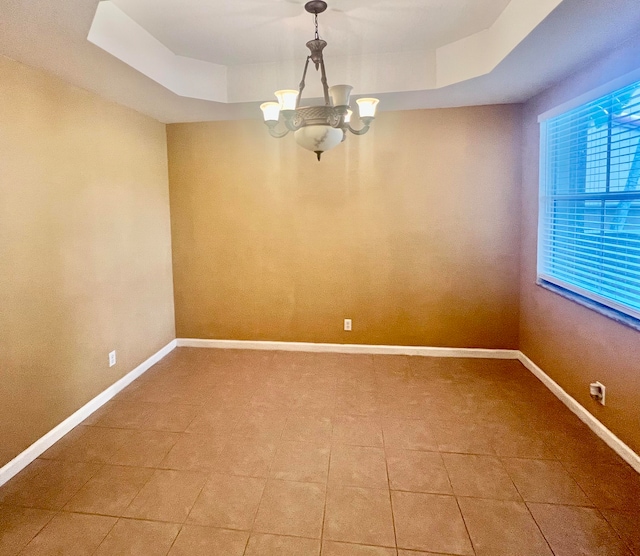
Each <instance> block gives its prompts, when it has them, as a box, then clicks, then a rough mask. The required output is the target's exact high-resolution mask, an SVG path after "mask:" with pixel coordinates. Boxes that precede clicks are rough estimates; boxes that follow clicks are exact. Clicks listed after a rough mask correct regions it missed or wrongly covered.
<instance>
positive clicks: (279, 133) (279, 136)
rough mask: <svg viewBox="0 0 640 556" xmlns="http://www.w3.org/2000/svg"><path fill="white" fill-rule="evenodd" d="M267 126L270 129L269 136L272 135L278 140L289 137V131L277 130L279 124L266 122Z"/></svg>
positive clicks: (286, 129)
mask: <svg viewBox="0 0 640 556" xmlns="http://www.w3.org/2000/svg"><path fill="white" fill-rule="evenodd" d="M265 124H266V125H267V127H268V128H269V135H271V137H275V138H276V139H282V138H283V137H284V136H285V135H289V131H290V130H289V129H288V128H285V129H284V130H282V131H278V130H276V126H277V125H278V122H273V121H271V122H265Z"/></svg>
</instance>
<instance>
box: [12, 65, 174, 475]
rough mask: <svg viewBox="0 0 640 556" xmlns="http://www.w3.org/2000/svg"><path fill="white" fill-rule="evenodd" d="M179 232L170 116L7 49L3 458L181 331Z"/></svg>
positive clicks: (62, 417) (31, 439)
mask: <svg viewBox="0 0 640 556" xmlns="http://www.w3.org/2000/svg"><path fill="white" fill-rule="evenodd" d="M170 240H171V238H170V226H169V198H168V183H167V157H166V135H165V126H164V125H162V124H160V123H158V122H156V121H154V120H152V119H150V118H147V117H144V116H141V115H139V114H137V113H135V112H133V111H131V110H128V109H125V108H122V107H120V106H117V105H115V104H111V103H108V102H106V101H104V100H101V99H100V98H98V97H97V96H95V95H93V94H91V93H88V92H86V91H82V90H79V89H76V88H74V87H71V86H69V85H66V84H64V83H62V82H61V81H59V80H58V79H56V78H53V77H51V76H48V75H45V74H44V73H42V72H40V71H38V70H34V69H31V68H28V67H26V66H24V65H21V64H19V63H16V62H13V61H11V60H8V59H6V58H2V57H0V399H1V402H0V465H2V464H3V463H6V461H8V460H9V459H10V458H11V457H13V456H15V455H17V454H18V453H19V452H20V451H22V450H24V449H25V448H27V446H28V445H29V444H31V443H32V442H33V441H35V440H36V439H38V438H39V437H40V436H42V435H43V434H45V433H46V432H48V431H49V430H50V429H51V428H53V427H54V426H55V425H57V424H58V423H60V422H61V421H62V420H64V419H65V418H66V417H68V416H69V415H70V414H71V413H73V412H74V411H75V410H77V409H78V408H79V407H81V406H82V405H83V404H85V403H86V402H87V401H89V400H90V399H91V398H92V397H94V396H95V395H97V394H98V393H100V392H101V391H103V390H104V389H105V388H106V387H108V386H110V385H111V384H113V383H114V382H115V381H116V380H117V379H119V378H120V377H122V376H123V375H124V374H126V373H127V372H128V371H130V370H132V369H133V368H134V367H135V366H136V365H138V364H139V363H140V362H142V361H143V360H144V359H146V358H147V357H149V356H150V355H151V354H153V353H154V352H155V351H157V350H158V349H159V348H161V347H162V346H164V345H165V344H167V343H168V342H169V341H171V340H172V339H173V338H174V337H175V336H174V320H173V298H172V281H171V241H170ZM113 349H115V350H117V354H118V363H117V365H116V366H115V367H113V368H111V369H110V368H109V367H108V355H107V354H108V352H109V351H111V350H113Z"/></svg>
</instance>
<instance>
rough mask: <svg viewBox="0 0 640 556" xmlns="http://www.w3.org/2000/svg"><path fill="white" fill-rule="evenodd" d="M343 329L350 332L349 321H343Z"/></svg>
mask: <svg viewBox="0 0 640 556" xmlns="http://www.w3.org/2000/svg"><path fill="white" fill-rule="evenodd" d="M344 329H345V330H346V331H347V332H351V319H344Z"/></svg>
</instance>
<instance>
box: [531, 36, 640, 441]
mask: <svg viewBox="0 0 640 556" xmlns="http://www.w3.org/2000/svg"><path fill="white" fill-rule="evenodd" d="M639 48H640V37H638V38H637V39H635V40H634V41H632V42H631V43H628V44H627V45H624V46H623V47H622V48H620V49H619V50H617V51H616V52H613V53H611V54H610V55H609V56H607V57H606V58H604V59H602V60H601V61H600V62H599V63H595V64H591V65H590V67H589V69H588V70H586V71H583V72H581V73H578V74H576V75H573V76H571V78H569V79H567V80H566V81H565V82H564V83H561V84H559V85H558V86H557V87H555V88H554V89H552V90H550V91H548V92H546V93H545V94H543V95H542V96H540V97H538V98H536V99H533V100H532V101H530V102H529V103H528V104H527V105H526V106H525V108H524V137H523V152H524V155H523V193H522V213H523V229H522V230H523V233H522V263H521V265H522V266H521V268H522V273H521V278H522V284H521V292H522V294H521V309H520V310H521V320H520V349H521V350H522V351H523V352H524V353H525V354H526V355H528V356H529V357H530V358H531V359H533V361H534V362H535V363H536V364H537V365H539V366H540V367H541V368H542V369H543V370H544V371H545V372H546V373H547V374H549V375H550V376H551V377H552V378H553V379H554V380H555V381H556V382H558V383H559V384H560V385H561V386H562V387H563V388H564V389H565V390H566V391H567V392H568V393H569V394H570V395H572V396H573V397H574V398H576V399H577V400H578V401H579V402H580V403H581V404H582V405H583V406H584V407H586V408H587V409H588V410H589V411H591V412H592V413H593V414H594V415H595V416H596V417H597V418H598V419H600V420H601V421H602V422H603V423H604V424H605V425H606V426H607V427H608V428H609V429H610V430H611V431H613V432H614V433H615V434H616V435H618V436H619V437H620V438H621V439H622V440H623V441H624V442H626V443H627V444H628V445H629V446H630V447H631V448H633V449H634V450H635V451H636V453H640V333H639V332H637V331H635V330H633V329H631V328H629V327H627V326H624V325H621V324H618V323H617V322H614V321H613V320H611V319H609V318H607V317H605V316H602V315H600V314H598V313H596V312H595V311H592V310H590V309H587V308H585V307H583V306H581V305H578V304H576V303H574V302H572V301H569V300H567V299H565V298H563V297H560V296H559V295H557V294H555V293H551V292H550V291H548V290H545V289H543V288H542V287H540V286H536V285H535V280H536V257H537V247H536V243H537V218H538V179H539V171H538V164H539V140H540V133H539V125H538V123H537V117H538V115H539V114H541V113H543V112H545V111H547V110H549V109H551V108H553V107H555V106H558V105H560V104H562V103H564V102H567V101H569V100H571V99H573V98H575V97H577V96H579V95H581V94H583V93H585V92H587V91H590V90H592V89H595V88H596V87H599V86H601V85H603V84H605V83H606V82H608V81H610V80H612V79H614V78H617V77H619V76H621V75H624V74H625V73H627V72H629V71H631V70H633V69H635V68H637V67H638V49H639ZM594 380H600V381H601V382H602V383H604V385H605V386H606V387H607V400H606V401H607V405H606V406H605V407H602V406H600V405H599V404H597V403H595V402H593V401H592V400H591V398H590V397H589V383H590V382H592V381H594Z"/></svg>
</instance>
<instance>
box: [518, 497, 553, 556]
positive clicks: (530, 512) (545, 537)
mask: <svg viewBox="0 0 640 556" xmlns="http://www.w3.org/2000/svg"><path fill="white" fill-rule="evenodd" d="M524 505H525V507H526V508H527V512H528V513H529V515H530V516H531V519H533V522H534V523H535V524H536V527H537V528H538V531H540V534H541V535H542V538H543V539H544V542H545V543H547V546H548V547H549V550H550V551H551V554H554V556H556V551H555V550H554V549H553V547H552V546H551V542H550V541H549V539H547V536H546V535H545V534H544V531H543V530H542V527H541V526H540V524H539V523H538V520H537V519H536V516H535V515H533V512H532V511H531V508H530V507H529V502H525V503H524Z"/></svg>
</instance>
